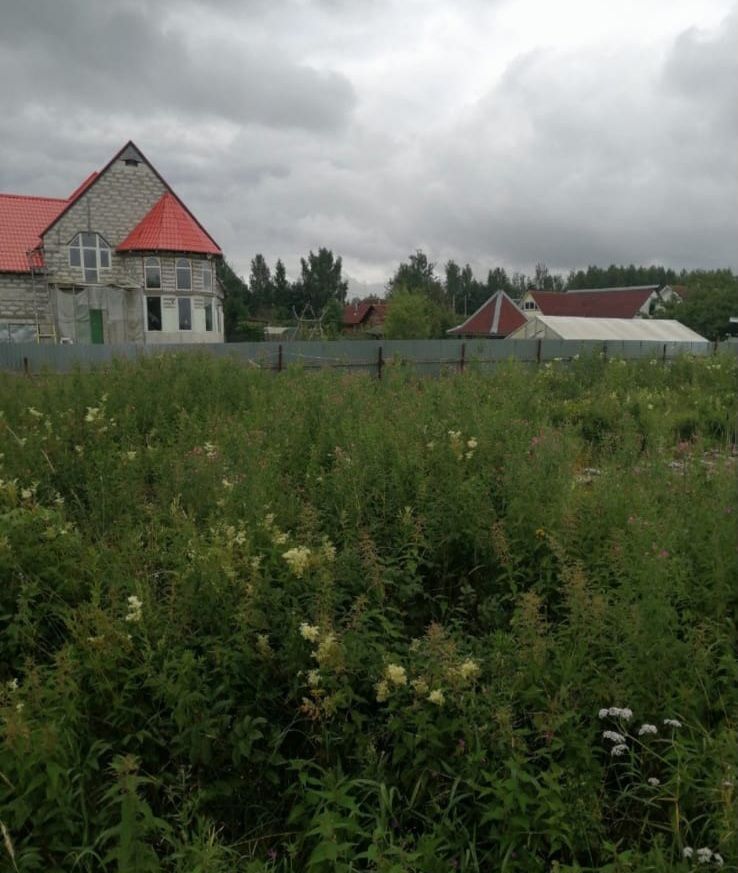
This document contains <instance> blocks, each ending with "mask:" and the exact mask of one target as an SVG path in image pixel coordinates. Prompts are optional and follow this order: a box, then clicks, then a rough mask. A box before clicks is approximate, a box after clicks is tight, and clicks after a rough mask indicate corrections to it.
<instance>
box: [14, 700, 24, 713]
mask: <svg viewBox="0 0 738 873" xmlns="http://www.w3.org/2000/svg"><path fill="white" fill-rule="evenodd" d="M24 707H25V703H23V701H21V702H20V703H16V704H15V711H16V712H23V709H24Z"/></svg>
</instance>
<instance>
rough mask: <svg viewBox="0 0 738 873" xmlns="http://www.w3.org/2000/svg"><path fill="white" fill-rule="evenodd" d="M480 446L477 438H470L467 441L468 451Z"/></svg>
mask: <svg viewBox="0 0 738 873" xmlns="http://www.w3.org/2000/svg"><path fill="white" fill-rule="evenodd" d="M478 445H479V443H478V442H477V438H476V437H470V438H469V439H468V440H467V441H466V447H467V448H468V449H476V447H477V446H478Z"/></svg>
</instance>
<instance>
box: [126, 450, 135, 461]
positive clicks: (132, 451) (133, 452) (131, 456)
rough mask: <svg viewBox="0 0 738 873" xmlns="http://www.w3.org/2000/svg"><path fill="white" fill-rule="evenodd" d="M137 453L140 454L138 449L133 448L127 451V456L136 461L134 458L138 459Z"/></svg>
mask: <svg viewBox="0 0 738 873" xmlns="http://www.w3.org/2000/svg"><path fill="white" fill-rule="evenodd" d="M137 454H138V452H136V451H134V450H133V449H131V450H130V451H129V452H126V458H127V459H128V460H129V461H134V460H135V459H136V455H137Z"/></svg>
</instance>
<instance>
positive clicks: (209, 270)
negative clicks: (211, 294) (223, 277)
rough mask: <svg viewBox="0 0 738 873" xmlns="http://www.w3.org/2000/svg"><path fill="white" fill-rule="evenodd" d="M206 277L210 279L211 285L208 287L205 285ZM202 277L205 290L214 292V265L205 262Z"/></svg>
mask: <svg viewBox="0 0 738 873" xmlns="http://www.w3.org/2000/svg"><path fill="white" fill-rule="evenodd" d="M205 276H208V277H209V279H208V281H209V284H208V285H206V284H205ZM201 277H202V287H203V290H204V291H212V290H213V265H212V264H211V263H210V261H203V262H202V274H201Z"/></svg>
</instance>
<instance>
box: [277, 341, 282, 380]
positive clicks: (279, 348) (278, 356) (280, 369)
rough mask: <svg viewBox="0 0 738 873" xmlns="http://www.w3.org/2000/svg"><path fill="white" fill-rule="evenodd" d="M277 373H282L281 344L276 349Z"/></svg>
mask: <svg viewBox="0 0 738 873" xmlns="http://www.w3.org/2000/svg"><path fill="white" fill-rule="evenodd" d="M277 372H278V373H281V372H282V343H280V344H279V346H278V348H277Z"/></svg>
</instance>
